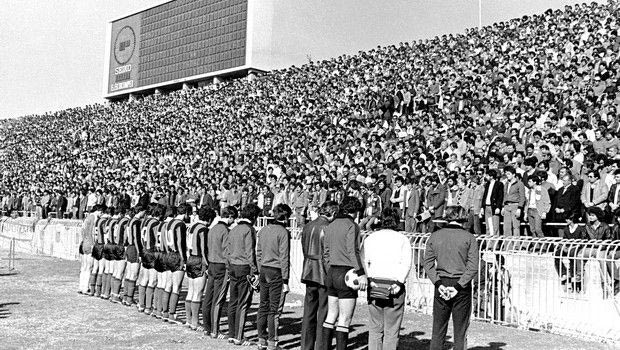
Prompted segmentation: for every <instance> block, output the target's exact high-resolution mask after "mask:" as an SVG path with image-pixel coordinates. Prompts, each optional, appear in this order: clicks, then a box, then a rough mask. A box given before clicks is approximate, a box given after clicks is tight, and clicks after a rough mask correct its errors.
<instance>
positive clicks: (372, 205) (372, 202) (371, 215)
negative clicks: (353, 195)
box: [360, 187, 382, 231]
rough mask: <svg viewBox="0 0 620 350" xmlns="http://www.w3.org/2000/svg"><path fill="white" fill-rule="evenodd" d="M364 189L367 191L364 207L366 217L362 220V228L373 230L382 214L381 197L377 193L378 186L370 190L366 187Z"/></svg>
mask: <svg viewBox="0 0 620 350" xmlns="http://www.w3.org/2000/svg"><path fill="white" fill-rule="evenodd" d="M363 191H365V197H366V198H365V201H366V206H365V209H364V218H363V219H362V220H361V221H360V228H361V229H362V230H366V231H371V230H372V228H373V226H374V224H375V223H376V222H377V220H379V216H380V215H381V209H382V207H381V197H380V196H379V194H378V193H377V191H379V188H378V187H375V188H374V189H369V190H366V189H365V188H364V189H363Z"/></svg>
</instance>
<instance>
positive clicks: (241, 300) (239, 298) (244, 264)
mask: <svg viewBox="0 0 620 350" xmlns="http://www.w3.org/2000/svg"><path fill="white" fill-rule="evenodd" d="M255 249H256V230H255V229H254V227H253V226H252V223H251V222H250V221H248V220H243V219H242V220H240V221H239V223H238V224H237V226H235V227H234V228H233V229H232V230H230V233H229V234H228V244H227V245H226V258H227V259H228V264H227V265H228V266H227V267H228V273H229V275H230V297H229V300H228V329H229V332H228V333H229V335H230V336H231V337H233V338H234V339H236V340H239V341H243V334H244V332H243V329H244V327H245V318H246V314H247V312H248V309H249V308H250V305H252V292H253V290H252V286H250V282H249V281H248V277H249V276H253V275H257V274H258V268H257V267H256V250H255Z"/></svg>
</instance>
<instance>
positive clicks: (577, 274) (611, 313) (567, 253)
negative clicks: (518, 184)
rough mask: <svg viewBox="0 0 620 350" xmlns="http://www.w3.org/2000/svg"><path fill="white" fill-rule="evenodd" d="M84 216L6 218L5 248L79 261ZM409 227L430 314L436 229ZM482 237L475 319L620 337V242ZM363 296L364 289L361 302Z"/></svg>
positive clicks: (294, 259) (1, 234)
mask: <svg viewBox="0 0 620 350" xmlns="http://www.w3.org/2000/svg"><path fill="white" fill-rule="evenodd" d="M82 223H83V221H81V220H67V219H47V220H36V219H35V218H28V217H21V218H3V219H1V220H0V248H2V249H11V248H13V249H14V250H15V251H17V252H25V253H31V254H43V255H49V256H54V257H58V258H62V259H69V260H78V259H79V255H78V247H79V244H80V240H81V228H82ZM293 223H295V222H293ZM258 228H259V229H260V227H258ZM290 229H291V231H292V232H297V234H292V240H291V252H290V263H291V269H290V279H289V287H290V289H291V291H292V292H294V293H300V294H303V293H304V292H305V285H304V284H302V283H301V274H302V269H303V259H304V257H303V251H302V244H301V239H300V237H299V234H298V233H299V230H300V229H299V228H298V227H295V226H294V227H291V228H290ZM367 234H369V232H363V233H362V237H365V236H366V235H367ZM404 234H405V235H406V236H407V237H408V238H409V240H410V242H411V250H412V261H411V269H410V272H409V275H408V277H407V280H406V291H407V309H408V310H409V311H415V312H418V313H424V314H432V306H433V298H434V288H435V287H434V285H433V284H432V283H431V281H430V280H429V279H428V277H427V275H426V271H425V270H424V253H425V250H426V242H427V239H428V237H429V236H430V234H427V233H404ZM477 240H478V244H479V246H480V250H479V255H478V262H479V266H480V268H479V271H478V274H477V276H476V278H475V280H474V283H472V317H473V318H474V319H476V320H480V321H486V322H492V323H496V324H501V325H506V326H512V327H519V328H523V329H536V330H542V331H548V332H552V333H557V334H563V335H570V336H577V337H580V338H587V339H591V340H597V341H604V342H610V343H620V297H619V296H620V293H618V291H620V271H619V270H620V241H592V240H571V239H562V238H554V237H545V238H536V237H523V236H520V237H505V236H488V235H480V236H477ZM11 245H13V246H11ZM365 300H366V296H365V295H364V293H360V297H359V301H360V302H362V303H364V302H365Z"/></svg>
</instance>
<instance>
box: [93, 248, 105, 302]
mask: <svg viewBox="0 0 620 350" xmlns="http://www.w3.org/2000/svg"><path fill="white" fill-rule="evenodd" d="M104 272H105V260H103V258H102V259H101V260H99V263H98V266H97V280H96V282H95V296H96V297H101V291H102V289H103V280H104Z"/></svg>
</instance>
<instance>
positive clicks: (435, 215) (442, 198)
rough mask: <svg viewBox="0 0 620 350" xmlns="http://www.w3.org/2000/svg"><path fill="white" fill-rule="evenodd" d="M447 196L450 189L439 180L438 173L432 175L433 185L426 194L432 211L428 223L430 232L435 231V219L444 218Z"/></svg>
mask: <svg viewBox="0 0 620 350" xmlns="http://www.w3.org/2000/svg"><path fill="white" fill-rule="evenodd" d="M447 196H448V189H447V187H446V185H445V184H444V183H441V182H440V181H439V176H437V174H433V175H431V187H430V189H429V191H428V192H427V194H426V207H427V210H428V211H429V212H430V213H431V217H430V221H429V224H428V231H429V232H433V231H435V226H436V224H435V220H439V219H441V218H443V214H444V210H445V207H446V198H447Z"/></svg>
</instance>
